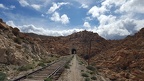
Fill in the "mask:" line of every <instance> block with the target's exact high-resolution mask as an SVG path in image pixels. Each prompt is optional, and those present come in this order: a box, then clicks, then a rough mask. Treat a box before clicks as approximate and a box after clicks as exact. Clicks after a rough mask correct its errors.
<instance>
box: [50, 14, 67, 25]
mask: <svg viewBox="0 0 144 81" xmlns="http://www.w3.org/2000/svg"><path fill="white" fill-rule="evenodd" d="M50 19H51V20H52V21H55V22H61V23H62V24H67V23H69V18H68V16H67V15H66V14H63V15H62V16H60V15H59V13H58V12H54V14H53V15H52V17H50Z"/></svg>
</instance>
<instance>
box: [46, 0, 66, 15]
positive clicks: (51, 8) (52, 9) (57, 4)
mask: <svg viewBox="0 0 144 81" xmlns="http://www.w3.org/2000/svg"><path fill="white" fill-rule="evenodd" d="M67 4H69V3H67V2H61V3H53V6H51V7H50V9H49V10H48V12H47V14H50V13H53V12H55V11H56V10H57V9H59V8H60V7H61V6H62V5H67Z"/></svg>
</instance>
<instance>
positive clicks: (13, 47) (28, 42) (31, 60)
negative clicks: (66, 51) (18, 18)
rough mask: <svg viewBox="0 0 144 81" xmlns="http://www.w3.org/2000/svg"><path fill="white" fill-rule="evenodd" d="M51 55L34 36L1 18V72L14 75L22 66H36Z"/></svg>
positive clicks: (26, 67) (25, 67)
mask: <svg viewBox="0 0 144 81" xmlns="http://www.w3.org/2000/svg"><path fill="white" fill-rule="evenodd" d="M39 41H41V40H40V39H39ZM49 57H50V53H49V52H48V51H46V49H45V48H44V47H43V46H41V45H39V44H38V43H37V41H35V40H34V39H33V38H32V37H30V36H28V35H26V34H24V33H21V32H20V31H19V29H18V28H13V27H10V26H8V25H6V24H5V22H3V20H2V19H0V72H1V71H2V72H4V73H6V74H7V76H9V77H10V76H11V77H13V76H14V75H15V74H18V73H19V72H18V71H19V69H21V67H22V68H24V69H22V70H26V69H27V70H28V68H34V67H36V66H37V65H38V63H39V62H41V61H46V60H49V59H48V58H49ZM27 65H28V66H27ZM29 65H30V67H29ZM0 79H1V78H0Z"/></svg>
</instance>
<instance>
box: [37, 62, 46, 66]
mask: <svg viewBox="0 0 144 81" xmlns="http://www.w3.org/2000/svg"><path fill="white" fill-rule="evenodd" d="M38 66H41V67H44V66H46V65H45V64H44V63H43V62H40V63H38Z"/></svg>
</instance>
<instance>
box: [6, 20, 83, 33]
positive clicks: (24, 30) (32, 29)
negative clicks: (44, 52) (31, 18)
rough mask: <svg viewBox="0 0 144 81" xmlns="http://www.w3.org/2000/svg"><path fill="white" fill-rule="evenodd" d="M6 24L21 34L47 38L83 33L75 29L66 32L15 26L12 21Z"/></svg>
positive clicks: (31, 26) (30, 25) (29, 26)
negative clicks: (32, 34)
mask: <svg viewBox="0 0 144 81" xmlns="http://www.w3.org/2000/svg"><path fill="white" fill-rule="evenodd" d="M7 24H8V25H10V26H12V27H18V28H19V29H20V31H21V32H25V33H36V34H39V35H48V36H67V35H70V34H72V33H74V32H79V31H83V29H75V28H74V29H68V30H49V29H45V28H42V27H36V26H35V25H33V24H29V25H22V26H16V25H15V24H14V22H13V21H8V22H7Z"/></svg>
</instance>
